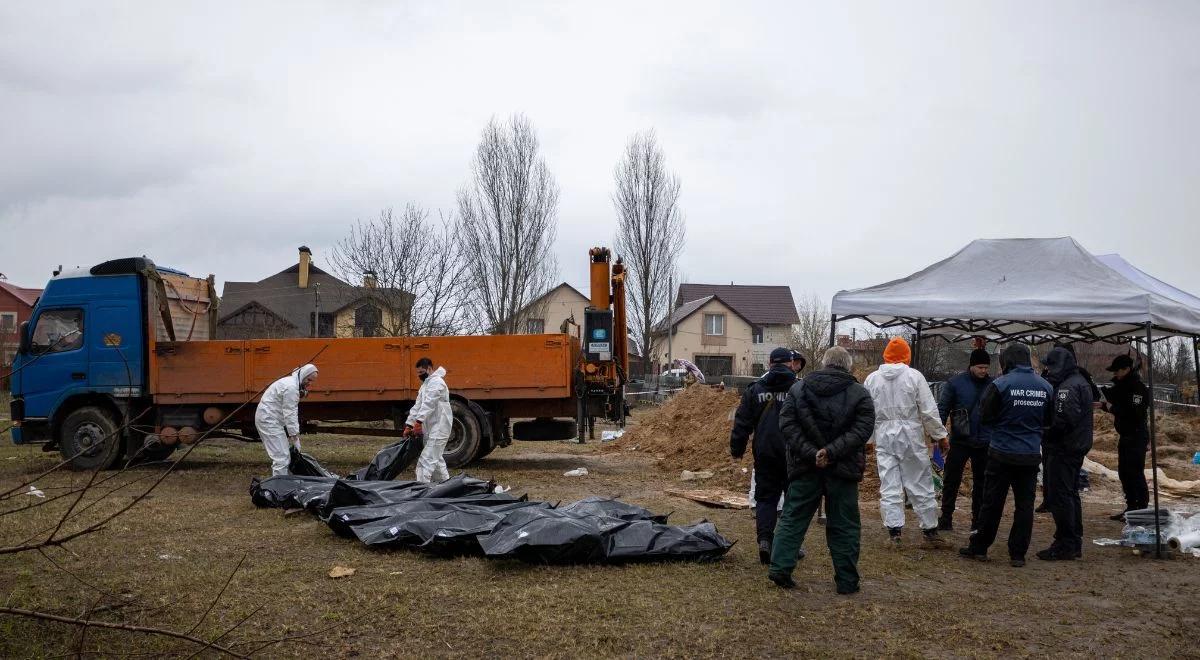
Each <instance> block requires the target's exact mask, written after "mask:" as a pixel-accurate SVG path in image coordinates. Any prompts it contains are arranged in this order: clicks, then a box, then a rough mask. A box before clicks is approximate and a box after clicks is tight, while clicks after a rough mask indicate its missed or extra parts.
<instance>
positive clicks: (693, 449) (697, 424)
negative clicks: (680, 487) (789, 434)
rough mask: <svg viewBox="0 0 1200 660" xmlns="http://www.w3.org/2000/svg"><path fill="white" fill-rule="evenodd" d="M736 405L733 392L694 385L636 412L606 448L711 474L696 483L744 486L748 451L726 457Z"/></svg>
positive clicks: (676, 468) (671, 468) (675, 469)
mask: <svg viewBox="0 0 1200 660" xmlns="http://www.w3.org/2000/svg"><path fill="white" fill-rule="evenodd" d="M737 405H738V395H737V394H736V393H735V392H732V391H726V390H719V389H716V388H713V387H705V386H703V385H693V386H692V387H689V388H687V389H684V390H683V391H681V392H679V393H678V394H676V395H675V396H673V397H671V398H670V399H668V400H667V401H666V402H665V403H663V404H662V405H661V406H659V407H657V408H655V409H653V410H649V411H646V413H644V414H642V415H639V416H638V423H637V424H635V425H632V426H630V427H629V428H628V430H626V432H625V435H624V436H622V437H621V438H620V439H619V440H616V441H615V442H613V443H612V444H610V445H608V447H607V451H640V452H645V453H647V454H652V455H653V456H654V457H655V458H658V459H660V461H659V467H661V468H662V469H664V470H668V471H673V472H682V471H683V470H691V471H693V472H696V471H701V470H707V471H710V472H712V473H713V476H712V478H709V479H704V480H703V481H699V482H697V484H698V485H699V486H701V487H707V486H722V487H726V488H730V489H733V490H737V491H739V492H740V491H744V490H745V489H747V488H749V487H750V471H749V468H750V466H751V465H752V464H753V463H752V459H751V458H750V452H746V457H745V458H743V459H742V461H740V462H738V463H736V464H735V463H734V462H733V461H731V460H730V458H729V433H730V431H732V430H733V412H734V410H736V409H737ZM743 468H746V471H745V472H743V471H742V469H743Z"/></svg>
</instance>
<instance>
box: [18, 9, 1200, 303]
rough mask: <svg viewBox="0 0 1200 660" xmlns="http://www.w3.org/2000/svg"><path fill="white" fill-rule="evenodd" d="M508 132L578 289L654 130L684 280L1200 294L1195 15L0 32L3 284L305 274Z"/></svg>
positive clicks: (194, 17)
mask: <svg viewBox="0 0 1200 660" xmlns="http://www.w3.org/2000/svg"><path fill="white" fill-rule="evenodd" d="M845 5H853V6H852V7H848V6H845ZM513 112H523V113H525V114H526V115H528V116H529V118H530V119H531V120H532V121H533V123H534V124H535V126H536V127H537V130H538V132H539V135H540V137H541V140H542V145H543V150H544V153H545V158H546V161H547V163H548V164H549V166H550V168H551V170H552V171H553V172H554V174H555V176H556V177H557V180H558V183H559V185H560V187H561V189H562V193H561V205H560V208H559V232H558V241H557V245H556V251H557V254H558V259H559V262H560V264H561V266H562V267H561V279H565V280H567V281H570V282H572V283H575V284H577V285H582V284H584V283H586V281H587V279H586V252H587V248H588V247H590V246H592V245H610V244H611V241H612V235H613V231H614V227H615V221H614V216H613V209H612V203H611V199H610V193H611V190H612V171H613V166H614V165H615V163H616V160H617V158H618V156H619V155H620V153H621V150H622V147H623V144H624V142H625V141H626V139H627V138H628V136H629V135H630V134H632V133H634V132H635V131H639V130H643V129H647V128H654V129H655V130H657V132H658V136H659V139H660V141H661V144H662V146H663V147H664V149H665V150H666V154H667V157H668V160H669V164H670V166H671V167H672V168H673V169H674V170H675V171H676V172H677V173H678V175H679V176H680V178H681V179H682V182H683V194H682V206H683V208H684V211H685V214H686V217H687V225H688V239H687V246H686V250H685V252H684V258H683V263H682V268H683V270H684V272H685V274H686V276H687V278H688V279H689V280H690V281H698V282H715V283H728V282H730V281H733V282H737V283H744V284H788V285H790V286H791V287H792V290H793V292H794V293H795V294H796V296H797V297H800V296H801V295H803V294H804V293H806V292H813V293H816V294H818V295H820V296H821V297H822V298H824V299H825V300H826V301H828V298H829V297H830V296H832V294H833V293H834V292H836V291H837V290H839V289H844V288H855V287H860V286H867V285H871V284H876V283H879V282H882V281H885V280H890V279H894V278H897V277H901V276H904V275H907V274H909V273H911V272H913V271H914V270H917V269H919V268H921V267H923V266H924V265H927V264H929V263H931V262H933V261H935V260H938V259H941V258H944V257H946V256H948V255H949V254H951V253H953V252H954V251H956V250H957V249H959V248H960V247H962V246H963V245H965V244H966V243H967V242H969V241H970V240H972V239H974V238H980V237H1017V236H1063V235H1070V236H1074V237H1075V238H1076V239H1078V240H1079V241H1080V242H1082V243H1083V245H1084V246H1085V247H1087V248H1088V249H1089V250H1091V251H1093V252H1094V253H1104V252H1113V251H1119V252H1121V253H1122V254H1123V255H1124V256H1125V257H1126V258H1127V259H1129V260H1130V261H1132V262H1133V263H1134V264H1137V265H1139V266H1141V267H1142V268H1143V269H1144V270H1147V271H1148V272H1150V273H1151V274H1154V275H1156V276H1158V277H1160V278H1162V279H1165V280H1167V281H1169V282H1171V283H1174V284H1176V285H1177V286H1180V287H1182V288H1185V289H1189V290H1191V291H1193V292H1200V267H1197V246H1198V244H1200V224H1198V222H1197V220H1198V216H1200V131H1198V130H1197V125H1196V124H1197V122H1198V121H1200V3H1197V2H1193V1H1179V2H1167V1H1162V2H1157V1H1156V2H1126V1H1119V2H1098V1H1093V0H1088V1H1081V2H1040V1H1039V2H1029V3H1019V2H1007V1H1005V2H994V3H984V2H970V3H964V2H957V1H948V2H940V3H897V2H890V1H889V2H880V3H867V2H858V3H797V2H788V3H779V4H765V3H761V4H760V3H722V4H708V3H700V2H692V1H689V2H681V3H665V2H654V3H647V2H641V3H630V4H618V3H586V4H585V3H565V2H551V3H546V4H544V5H539V4H536V3H532V2H521V3H484V2H479V3H469V4H457V3H449V2H437V3H412V4H401V3H333V2H331V3H302V2H281V3H268V2H255V3H219V2H216V3H214V2H201V3H195V4H191V5H188V4H185V3H181V2H168V3H160V2H140V3H90V2H89V3H78V2H71V3H62V4H59V3H54V2H40V1H39V2H24V3H17V2H13V3H4V4H3V5H0V229H2V230H3V232H2V234H0V236H2V237H3V238H2V239H0V246H2V247H0V272H3V273H5V274H6V275H7V276H8V277H9V280H10V281H12V282H14V283H17V284H23V285H28V286H41V285H42V284H43V283H44V281H45V279H46V278H47V277H48V276H49V275H50V272H51V270H52V269H53V268H54V267H55V266H56V265H58V264H64V265H66V266H68V267H71V266H74V265H92V264H95V263H97V262H100V261H103V260H105V259H110V258H116V257H122V256H131V255H140V254H145V255H147V256H150V257H151V258H152V259H154V260H155V262H156V263H159V264H162V265H170V266H174V267H177V268H182V269H185V270H187V271H189V272H191V273H192V274H193V275H205V274H208V273H210V272H211V273H215V274H216V275H217V277H218V280H220V281H225V280H257V279H260V278H263V277H266V276H267V275H270V274H272V273H274V272H276V271H278V270H281V269H282V268H284V267H287V266H288V265H290V264H292V263H294V262H295V258H296V247H297V246H299V245H301V244H306V245H309V246H310V247H312V248H313V251H314V253H315V258H316V260H317V263H318V264H319V265H324V264H325V263H326V257H327V256H328V254H329V250H330V247H331V245H332V244H333V243H334V242H335V241H336V240H337V239H338V238H340V237H341V236H343V235H344V234H345V233H346V230H347V229H348V227H349V225H350V224H351V223H352V222H353V221H354V220H355V219H356V218H366V217H369V216H372V215H374V214H376V213H378V211H379V209H380V208H381V207H385V206H389V205H390V206H396V207H401V206H403V205H404V204H405V203H407V202H416V203H420V204H422V205H424V206H426V207H428V208H430V209H431V210H434V211H435V212H436V211H437V210H438V209H442V210H445V211H450V210H452V209H453V205H454V195H455V191H456V190H457V189H458V188H459V187H460V186H461V185H462V184H463V182H464V181H465V179H466V177H467V168H468V163H469V161H470V158H471V155H472V152H473V149H474V147H475V144H476V143H477V141H478V138H479V134H480V130H481V128H482V127H483V125H484V124H485V123H486V122H487V121H488V119H489V117H491V116H493V115H497V116H506V115H508V114H510V113H513Z"/></svg>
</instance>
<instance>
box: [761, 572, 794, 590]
mask: <svg viewBox="0 0 1200 660" xmlns="http://www.w3.org/2000/svg"><path fill="white" fill-rule="evenodd" d="M767 579H769V580H771V581H772V582H774V583H775V584H776V586H778V587H779V588H781V589H795V588H796V581H795V580H793V579H792V576H790V575H784V574H783V573H768V574H767Z"/></svg>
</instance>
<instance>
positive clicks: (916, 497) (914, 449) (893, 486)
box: [864, 364, 947, 530]
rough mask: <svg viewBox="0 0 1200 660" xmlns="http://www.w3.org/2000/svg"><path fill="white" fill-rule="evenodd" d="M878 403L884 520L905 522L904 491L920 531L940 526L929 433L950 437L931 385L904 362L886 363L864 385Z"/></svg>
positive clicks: (878, 457) (889, 524)
mask: <svg viewBox="0 0 1200 660" xmlns="http://www.w3.org/2000/svg"><path fill="white" fill-rule="evenodd" d="M864 385H865V386H866V388H867V390H868V391H870V393H871V398H872V399H873V400H874V402H875V434H874V436H873V437H872V440H873V441H874V442H875V457H876V463H877V465H878V468H879V512H880V513H881V514H882V515H883V524H884V525H885V526H887V527H889V528H892V529H895V528H898V527H903V526H904V491H908V498H909V500H910V501H912V504H913V510H914V511H915V512H916V514H917V519H918V520H919V521H920V524H921V529H923V530H930V529H936V528H937V524H938V505H937V499H936V495H935V494H934V490H933V471H932V470H931V469H930V466H929V452H928V449H927V448H926V446H925V434H926V433H928V434H929V435H930V436H931V437H933V439H934V440H942V439H943V438H945V437H946V435H947V433H946V427H945V426H943V425H942V420H941V419H940V418H939V416H938V409H937V404H936V403H935V402H934V400H933V392H931V391H930V390H929V383H928V382H926V380H925V376H924V375H922V374H921V372H920V371H917V370H916V369H913V368H912V367H909V366H908V365H906V364H885V365H882V366H881V367H879V370H878V371H876V372H875V373H873V374H871V375H870V376H868V377H867V381H866V382H865V383H864Z"/></svg>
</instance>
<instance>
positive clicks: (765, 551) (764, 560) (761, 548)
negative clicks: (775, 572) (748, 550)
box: [758, 539, 771, 566]
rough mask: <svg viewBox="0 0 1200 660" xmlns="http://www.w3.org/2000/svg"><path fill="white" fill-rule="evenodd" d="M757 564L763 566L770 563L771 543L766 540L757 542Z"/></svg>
mask: <svg viewBox="0 0 1200 660" xmlns="http://www.w3.org/2000/svg"><path fill="white" fill-rule="evenodd" d="M758 563H760V564H762V565H764V566H766V565H769V564H770V563H771V542H770V541H768V540H766V539H763V540H761V541H759V542H758Z"/></svg>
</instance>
